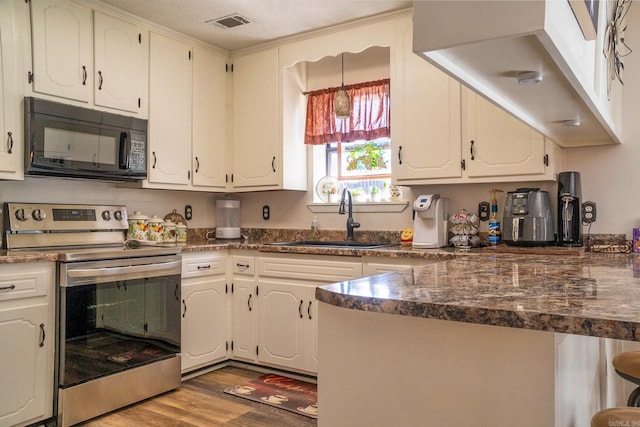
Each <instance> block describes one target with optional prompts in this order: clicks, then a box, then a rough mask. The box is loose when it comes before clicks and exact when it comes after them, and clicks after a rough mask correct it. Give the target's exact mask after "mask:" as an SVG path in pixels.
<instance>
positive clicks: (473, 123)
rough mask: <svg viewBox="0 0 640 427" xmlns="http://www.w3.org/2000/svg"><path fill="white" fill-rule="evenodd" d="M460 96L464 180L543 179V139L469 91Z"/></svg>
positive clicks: (466, 90)
mask: <svg viewBox="0 0 640 427" xmlns="http://www.w3.org/2000/svg"><path fill="white" fill-rule="evenodd" d="M464 92H465V98H466V102H465V108H466V126H465V131H466V135H465V139H464V146H465V149H464V152H465V156H464V157H465V165H466V167H467V176H469V177H470V178H474V177H500V176H505V175H543V174H544V173H545V171H546V165H545V141H544V136H543V135H542V134H540V133H539V132H537V131H536V130H534V129H533V128H531V127H529V126H528V125H526V124H525V123H523V122H521V121H520V120H518V119H516V118H514V117H513V116H511V115H510V114H508V113H507V112H505V111H504V110H502V109H501V108H498V107H496V106H495V105H493V104H492V103H491V102H489V101H487V100H486V99H484V98H483V97H481V96H479V95H477V94H476V93H474V92H473V91H471V90H469V89H465V91H464ZM547 162H548V161H547Z"/></svg>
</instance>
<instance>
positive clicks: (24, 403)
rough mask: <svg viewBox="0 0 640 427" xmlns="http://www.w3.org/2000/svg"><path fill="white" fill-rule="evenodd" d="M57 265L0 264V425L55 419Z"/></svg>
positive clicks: (25, 423) (20, 424)
mask: <svg viewBox="0 0 640 427" xmlns="http://www.w3.org/2000/svg"><path fill="white" fill-rule="evenodd" d="M54 281H55V264H54V263H24V264H5V265H2V266H0V342H2V347H3V348H4V349H5V351H2V352H0V378H2V382H1V384H2V385H1V386H0V425H2V426H24V425H28V424H32V423H36V422H38V421H41V420H45V419H48V418H51V417H52V415H53V387H54V374H53V372H54V348H55V345H54V339H55V329H54V312H55V310H54V301H55V296H54V289H55V288H54V285H55V282H54Z"/></svg>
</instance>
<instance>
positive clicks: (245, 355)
mask: <svg viewBox="0 0 640 427" xmlns="http://www.w3.org/2000/svg"><path fill="white" fill-rule="evenodd" d="M227 262H228V264H229V265H228V266H227V265H226V263H227ZM425 262H426V261H425V260H423V259H393V258H381V257H363V258H361V257H346V256H326V255H302V254H273V253H271V254H268V255H266V254H264V253H260V252H256V251H243V250H231V251H230V253H228V254H227V252H226V251H214V252H188V253H184V254H183V263H182V265H183V267H182V372H183V373H184V372H188V371H192V370H194V369H199V368H202V367H205V366H207V365H211V364H213V363H217V362H220V361H223V360H226V359H229V358H231V359H233V360H238V361H243V362H249V363H253V364H258V365H264V366H272V367H275V368H281V369H286V370H290V371H294V372H300V373H305V374H311V375H315V374H316V373H317V371H318V301H317V300H316V298H315V292H316V288H317V287H318V286H323V285H326V284H330V283H337V282H342V281H346V280H351V279H356V278H359V277H362V276H372V275H376V274H381V273H386V272H391V271H399V270H403V269H408V268H411V267H412V266H416V265H420V264H424V263H425ZM227 271H228V272H229V274H228V275H227V274H226V272H227Z"/></svg>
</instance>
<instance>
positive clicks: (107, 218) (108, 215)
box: [102, 211, 111, 221]
mask: <svg viewBox="0 0 640 427" xmlns="http://www.w3.org/2000/svg"><path fill="white" fill-rule="evenodd" d="M102 219H104V220H105V221H110V220H111V213H110V212H109V211H102Z"/></svg>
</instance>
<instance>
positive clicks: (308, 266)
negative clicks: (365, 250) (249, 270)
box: [258, 257, 362, 283]
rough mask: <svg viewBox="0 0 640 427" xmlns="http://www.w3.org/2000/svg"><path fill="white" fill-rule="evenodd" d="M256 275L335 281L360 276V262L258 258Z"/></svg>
mask: <svg viewBox="0 0 640 427" xmlns="http://www.w3.org/2000/svg"><path fill="white" fill-rule="evenodd" d="M258 276H260V277H281V278H290V279H300V280H313V281H319V282H322V283H335V282H341V281H343V280H349V279H355V278H358V277H361V276H362V264H361V263H360V262H347V261H344V262H343V261H326V260H316V259H294V258H270V257H264V258H260V259H259V260H258Z"/></svg>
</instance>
